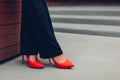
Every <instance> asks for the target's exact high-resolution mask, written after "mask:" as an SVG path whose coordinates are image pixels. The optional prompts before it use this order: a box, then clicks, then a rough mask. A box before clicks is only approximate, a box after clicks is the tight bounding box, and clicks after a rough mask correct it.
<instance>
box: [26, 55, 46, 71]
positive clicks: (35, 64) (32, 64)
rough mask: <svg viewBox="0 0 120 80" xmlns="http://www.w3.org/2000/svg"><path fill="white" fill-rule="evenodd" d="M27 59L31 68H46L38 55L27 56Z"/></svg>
mask: <svg viewBox="0 0 120 80" xmlns="http://www.w3.org/2000/svg"><path fill="white" fill-rule="evenodd" d="M26 57H27V61H28V66H29V67H30V68H40V69H42V68H44V65H43V64H42V63H41V62H40V61H39V60H38V59H37V55H30V56H27V55H26Z"/></svg>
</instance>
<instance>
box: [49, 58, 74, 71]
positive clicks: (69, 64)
mask: <svg viewBox="0 0 120 80" xmlns="http://www.w3.org/2000/svg"><path fill="white" fill-rule="evenodd" d="M52 60H53V62H54V64H55V66H56V67H57V68H62V69H69V68H72V67H74V64H73V63H72V62H71V61H70V60H68V59H66V60H65V61H63V62H61V63H58V62H56V61H55V60H54V59H52ZM49 62H50V64H51V60H50V59H49Z"/></svg>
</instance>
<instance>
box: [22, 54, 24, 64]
mask: <svg viewBox="0 0 120 80" xmlns="http://www.w3.org/2000/svg"><path fill="white" fill-rule="evenodd" d="M22 64H24V55H22Z"/></svg>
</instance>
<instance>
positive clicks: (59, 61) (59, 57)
mask: <svg viewBox="0 0 120 80" xmlns="http://www.w3.org/2000/svg"><path fill="white" fill-rule="evenodd" d="M53 59H54V60H55V61H56V62H58V63H62V62H64V61H65V60H66V58H65V56H64V55H63V54H61V55H59V56H56V57H54V58H53Z"/></svg>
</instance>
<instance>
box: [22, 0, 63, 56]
mask: <svg viewBox="0 0 120 80" xmlns="http://www.w3.org/2000/svg"><path fill="white" fill-rule="evenodd" d="M38 52H39V53H40V57H41V58H52V57H55V56H58V55H61V54H62V50H61V47H60V46H59V44H58V42H57V40H56V38H55V35H54V31H53V26H52V23H51V19H50V16H49V12H48V7H47V4H46V1H45V0H22V22H21V54H22V55H23V54H24V55H26V54H28V55H34V54H38Z"/></svg>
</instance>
